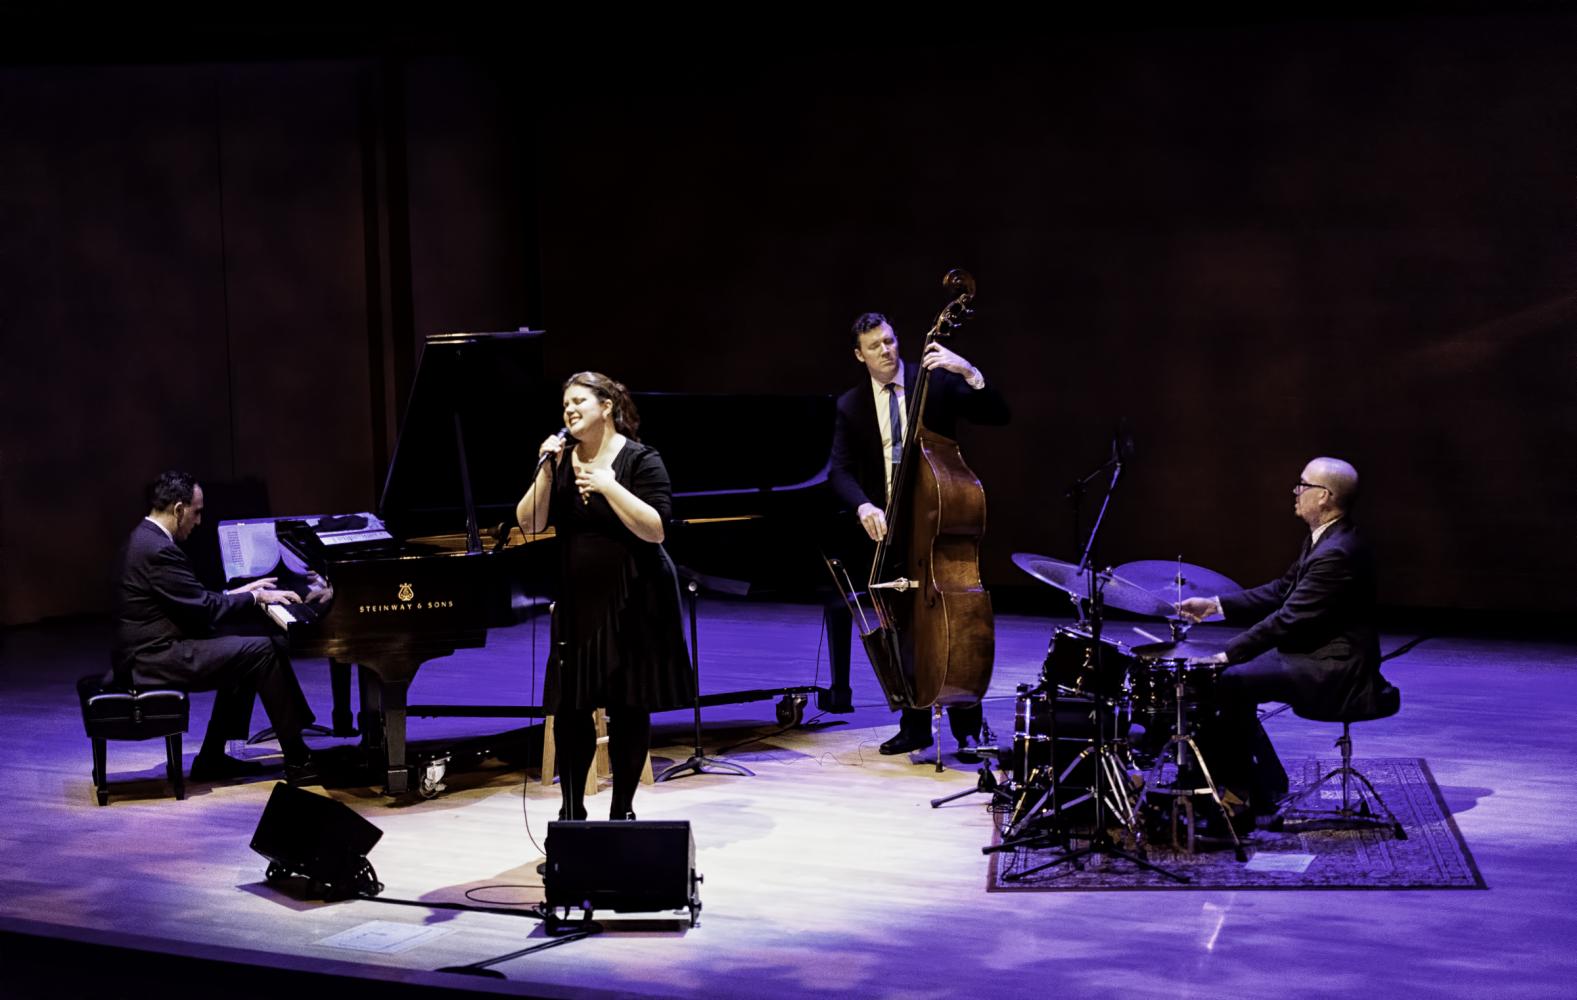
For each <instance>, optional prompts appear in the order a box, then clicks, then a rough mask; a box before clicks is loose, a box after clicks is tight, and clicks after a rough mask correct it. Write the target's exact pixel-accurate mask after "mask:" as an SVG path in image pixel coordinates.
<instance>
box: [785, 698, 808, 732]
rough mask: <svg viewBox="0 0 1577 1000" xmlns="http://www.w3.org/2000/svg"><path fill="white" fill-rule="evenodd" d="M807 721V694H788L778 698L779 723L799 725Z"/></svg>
mask: <svg viewBox="0 0 1577 1000" xmlns="http://www.w3.org/2000/svg"><path fill="white" fill-rule="evenodd" d="M804 721H805V696H804V695H802V694H786V695H784V696H783V697H781V698H779V699H778V725H780V726H790V727H791V726H797V725H799V724H800V723H801V722H804Z"/></svg>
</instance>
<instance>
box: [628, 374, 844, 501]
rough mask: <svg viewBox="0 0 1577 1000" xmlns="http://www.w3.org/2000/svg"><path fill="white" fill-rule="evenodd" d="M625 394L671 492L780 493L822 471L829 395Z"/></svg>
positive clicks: (812, 481)
mask: <svg viewBox="0 0 1577 1000" xmlns="http://www.w3.org/2000/svg"><path fill="white" fill-rule="evenodd" d="M630 395H631V396H632V397H633V398H634V400H635V408H636V410H637V411H639V413H640V415H641V440H642V441H643V442H645V443H646V444H649V445H651V446H652V447H653V448H656V449H657V451H658V452H659V453H660V454H661V455H662V457H663V465H665V466H666V467H667V469H668V478H669V480H670V481H671V482H672V483H673V489H674V496H675V497H706V496H725V495H730V494H733V495H738V494H752V493H756V494H759V493H780V492H788V491H794V490H800V489H804V488H807V487H811V486H814V485H816V484H818V483H821V482H824V481H825V480H826V478H827V462H828V458H829V456H830V454H831V451H832V424H833V417H834V414H835V412H836V409H835V408H836V401H835V400H834V399H833V397H832V396H828V395H795V396H774V395H766V394H726V395H725V394H715V395H709V394H702V393H687V392H635V393H631V394H630Z"/></svg>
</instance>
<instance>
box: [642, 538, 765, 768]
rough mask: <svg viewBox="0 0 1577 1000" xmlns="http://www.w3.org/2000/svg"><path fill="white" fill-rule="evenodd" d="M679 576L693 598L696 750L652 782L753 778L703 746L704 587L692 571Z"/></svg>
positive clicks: (685, 571)
mask: <svg viewBox="0 0 1577 1000" xmlns="http://www.w3.org/2000/svg"><path fill="white" fill-rule="evenodd" d="M679 574H680V576H681V577H683V578H684V589H685V591H686V592H687V593H688V594H689V595H690V676H691V678H692V679H693V685H694V688H695V702H694V707H695V750H694V751H693V752H692V753H691V754H690V756H689V757H686V758H685V759H684V760H682V761H680V762H679V763H677V764H674V765H673V766H671V767H666V768H664V769H663V773H662V774H659V775H658V776H657V777H656V778H654V779H652V780H653V781H654V782H657V781H668V780H670V779H673V778H682V777H684V776H685V775H687V774H734V775H738V776H740V777H744V778H753V777H755V775H756V772H754V771H752V770H751V769H750V768H748V767H745V766H744V765H743V764H735V763H734V762H733V761H730V760H722V759H721V758H718V757H708V756H707V755H706V751H705V750H704V749H703V748H702V746H701V646H700V639H699V637H698V634H697V631H696V605H698V604H699V603H700V602H701V585H700V583H699V582H698V581H697V579H696V577H695V574H693V573H691V572H690V571H689V570H685V569H681V570H680V571H679Z"/></svg>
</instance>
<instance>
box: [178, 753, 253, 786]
mask: <svg viewBox="0 0 1577 1000" xmlns="http://www.w3.org/2000/svg"><path fill="white" fill-rule="evenodd" d="M267 771H268V765H267V764H261V763H258V762H257V761H255V760H238V759H237V758H235V757H232V756H230V755H229V754H225V753H216V754H203V753H200V754H198V755H197V756H196V757H193V758H192V780H193V781H233V780H234V779H236V778H255V777H257V776H258V775H260V774H263V773H265V772H267Z"/></svg>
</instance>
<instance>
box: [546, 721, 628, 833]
mask: <svg viewBox="0 0 1577 1000" xmlns="http://www.w3.org/2000/svg"><path fill="white" fill-rule="evenodd" d="M553 740H554V742H555V744H556V745H557V747H558V761H559V791H560V792H561V793H562V794H563V797H564V808H563V809H562V810H561V811H560V814H559V818H560V819H585V818H586V783H587V782H588V781H589V780H590V779H591V762H592V758H593V757H594V756H595V755H596V752H597V723H596V719H595V717H594V712H593V711H590V710H587V711H575V710H574V709H567V710H564V711H561V712H559V713H558V714H557V715H555V716H553ZM651 742H652V714H651V713H650V712H648V711H646V710H645V709H643V708H631V707H629V706H621V707H618V708H610V709H609V710H608V761H609V763H610V764H612V765H613V803H612V805H611V806H610V807H609V809H608V818H609V819H624V818H625V816H626V815H627V814H628V813H631V812H633V811H634V810H633V805H634V802H635V789H636V788H637V787H638V786H639V785H640V783H641V771H642V770H643V769H644V767H645V764H646V753H647V751H648V750H650V749H651Z"/></svg>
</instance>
